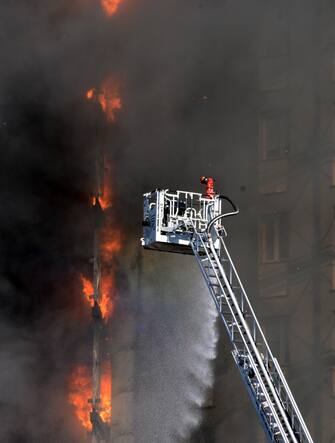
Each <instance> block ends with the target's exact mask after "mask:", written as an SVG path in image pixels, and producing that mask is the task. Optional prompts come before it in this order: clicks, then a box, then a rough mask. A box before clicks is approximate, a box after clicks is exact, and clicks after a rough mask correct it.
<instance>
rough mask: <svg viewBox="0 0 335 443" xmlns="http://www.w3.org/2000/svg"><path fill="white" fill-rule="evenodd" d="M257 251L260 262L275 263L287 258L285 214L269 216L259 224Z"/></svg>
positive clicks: (262, 218) (263, 218)
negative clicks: (258, 251)
mask: <svg viewBox="0 0 335 443" xmlns="http://www.w3.org/2000/svg"><path fill="white" fill-rule="evenodd" d="M259 249H260V260H261V262H275V261H280V260H283V259H286V258H287V256H288V220H287V214H270V215H265V216H263V217H261V219H260V223H259Z"/></svg>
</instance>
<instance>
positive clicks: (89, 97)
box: [86, 88, 95, 100]
mask: <svg viewBox="0 0 335 443" xmlns="http://www.w3.org/2000/svg"><path fill="white" fill-rule="evenodd" d="M94 96H95V89H94V88H92V89H89V90H88V91H87V92H86V98H87V100H92V99H93V98H94Z"/></svg>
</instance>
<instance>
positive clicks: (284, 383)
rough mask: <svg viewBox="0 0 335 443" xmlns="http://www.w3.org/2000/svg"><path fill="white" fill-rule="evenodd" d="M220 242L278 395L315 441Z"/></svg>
mask: <svg viewBox="0 0 335 443" xmlns="http://www.w3.org/2000/svg"><path fill="white" fill-rule="evenodd" d="M220 242H221V246H222V247H223V249H224V252H225V255H226V256H227V258H228V260H229V262H230V265H231V267H232V269H233V272H234V275H235V278H236V280H237V281H238V284H239V285H240V287H241V290H242V293H243V296H244V300H245V302H246V303H247V305H248V308H249V310H250V313H251V315H252V316H253V320H254V321H255V325H256V328H257V333H258V336H259V337H260V338H261V340H262V342H263V346H264V347H265V349H266V356H265V358H266V360H267V363H268V362H269V363H272V371H270V373H271V372H272V374H271V375H272V378H275V376H277V380H275V382H277V383H278V382H280V386H278V388H277V392H278V395H279V397H280V398H281V401H282V402H283V401H285V402H287V401H288V400H289V402H290V406H291V409H292V412H293V413H294V414H292V421H294V415H295V416H296V418H297V421H298V422H299V426H300V430H299V431H300V433H301V431H303V434H304V437H305V439H306V441H307V442H309V443H313V440H312V438H311V436H310V433H309V431H308V428H307V426H306V424H305V421H304V419H303V417H302V415H301V412H300V410H299V407H298V405H297V403H296V402H295V400H294V397H293V395H292V392H291V390H290V388H289V386H288V383H287V381H286V379H285V376H284V374H283V372H282V370H281V368H280V365H279V363H278V361H277V359H276V358H275V357H274V356H273V354H272V352H271V349H270V347H269V345H268V342H267V340H266V338H265V336H264V333H263V331H262V329H261V326H260V324H259V322H258V320H257V317H256V314H255V312H254V310H253V308H252V306H251V304H250V301H249V298H248V296H247V294H246V292H245V289H244V287H243V285H242V282H241V280H240V278H239V276H238V274H237V271H236V268H235V266H234V263H233V261H232V259H231V257H230V254H229V252H228V249H227V246H226V244H225V242H224V241H223V239H222V237H221V236H220ZM278 368H280V370H279V371H278ZM280 388H282V389H280ZM282 390H283V391H284V392H285V394H286V398H284V397H283V394H282ZM292 400H293V401H292ZM287 412H288V413H289V411H287Z"/></svg>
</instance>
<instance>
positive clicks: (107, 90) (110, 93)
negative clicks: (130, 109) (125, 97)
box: [98, 78, 122, 122]
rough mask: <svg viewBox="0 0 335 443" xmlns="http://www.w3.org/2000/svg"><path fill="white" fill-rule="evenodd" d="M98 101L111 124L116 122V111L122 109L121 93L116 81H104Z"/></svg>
mask: <svg viewBox="0 0 335 443" xmlns="http://www.w3.org/2000/svg"><path fill="white" fill-rule="evenodd" d="M98 101H99V103H100V106H101V108H102V110H103V111H104V113H105V114H106V117H107V120H108V121H109V122H115V120H116V111H118V110H120V109H121V108H122V101H121V97H120V93H119V90H118V87H117V85H116V84H115V81H114V80H113V79H112V78H109V79H107V80H105V81H104V83H103V84H102V87H101V91H100V93H99V95H98Z"/></svg>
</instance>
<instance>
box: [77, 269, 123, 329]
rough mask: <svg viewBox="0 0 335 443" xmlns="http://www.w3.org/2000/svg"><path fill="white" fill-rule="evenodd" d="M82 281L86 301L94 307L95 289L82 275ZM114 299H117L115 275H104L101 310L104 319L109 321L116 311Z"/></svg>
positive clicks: (102, 279) (104, 273)
mask: <svg viewBox="0 0 335 443" xmlns="http://www.w3.org/2000/svg"><path fill="white" fill-rule="evenodd" d="M80 280H81V284H82V292H83V295H84V296H85V298H86V300H87V301H88V303H89V304H90V306H92V307H93V305H94V299H93V294H94V289H93V284H92V282H91V281H90V280H89V279H88V278H86V277H84V276H83V275H82V274H81V275H80ZM114 299H115V282H114V276H113V274H107V273H106V272H103V273H102V277H101V299H100V303H99V306H100V310H101V315H102V318H103V319H104V320H105V321H107V320H108V319H109V318H110V317H111V316H112V314H113V311H114Z"/></svg>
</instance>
